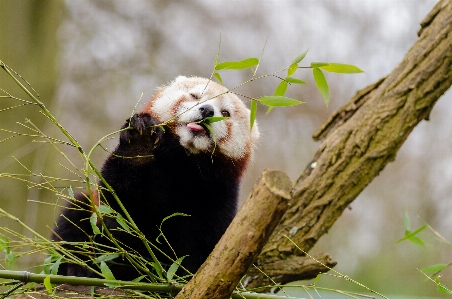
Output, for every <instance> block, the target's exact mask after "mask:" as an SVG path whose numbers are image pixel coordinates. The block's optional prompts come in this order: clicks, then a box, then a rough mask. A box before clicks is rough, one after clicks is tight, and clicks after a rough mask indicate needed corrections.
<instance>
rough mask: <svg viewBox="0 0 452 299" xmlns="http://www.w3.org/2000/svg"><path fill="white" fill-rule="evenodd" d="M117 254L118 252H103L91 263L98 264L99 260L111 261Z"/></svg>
mask: <svg viewBox="0 0 452 299" xmlns="http://www.w3.org/2000/svg"><path fill="white" fill-rule="evenodd" d="M118 256H119V254H117V253H114V254H103V255H101V256H99V257H97V258H96V259H94V260H93V263H95V264H98V263H100V262H107V261H111V260H114V259H115V258H117V257H118Z"/></svg>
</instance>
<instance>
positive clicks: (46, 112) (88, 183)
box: [0, 60, 164, 276]
mask: <svg viewBox="0 0 452 299" xmlns="http://www.w3.org/2000/svg"><path fill="white" fill-rule="evenodd" d="M0 67H1V68H2V69H4V70H5V71H6V73H7V74H8V75H9V76H10V77H11V78H12V79H13V80H14V82H15V83H16V84H17V85H18V86H19V87H20V88H21V89H22V90H23V91H24V92H25V93H26V94H27V95H28V96H29V97H30V98H31V99H32V100H33V102H34V103H36V104H37V105H38V106H39V107H40V108H41V113H43V114H44V115H45V116H46V117H47V118H48V119H49V120H50V121H52V122H53V123H54V124H55V125H56V126H57V127H58V129H59V130H60V131H61V132H62V133H63V134H64V135H65V136H66V137H67V138H68V139H69V141H70V144H71V145H73V146H74V147H75V148H77V150H78V151H79V153H80V155H81V156H82V158H83V160H85V174H84V175H85V179H86V186H87V189H88V190H87V191H88V194H89V197H90V201H91V203H92V205H93V207H94V201H93V198H92V192H91V180H90V178H89V175H90V173H92V171H94V172H95V173H96V175H97V176H98V177H99V179H100V180H101V181H102V182H103V183H104V184H105V187H106V188H107V189H108V190H109V191H110V192H111V194H112V195H113V197H114V198H115V200H116V201H117V202H118V204H119V206H120V207H121V210H122V212H123V213H124V215H125V216H126V218H127V220H128V221H129V222H130V224H131V226H132V228H133V229H134V230H136V232H137V233H138V235H139V236H140V239H141V240H142V242H143V244H144V245H145V247H146V249H147V250H148V252H149V253H150V255H151V258H152V259H153V261H154V263H155V264H156V266H157V267H158V268H159V270H160V272H161V273H163V272H164V269H163V267H162V265H161V264H160V262H159V261H158V259H157V258H156V256H155V254H154V253H153V251H152V249H151V248H150V246H149V244H148V243H147V241H146V237H145V236H144V234H143V233H142V232H141V231H140V230H139V229H138V226H137V225H136V224H135V222H134V221H133V219H132V217H130V214H129V213H128V212H127V210H126V208H125V207H124V205H123V204H122V202H121V200H120V199H119V197H118V196H117V195H116V193H115V191H114V190H113V188H112V187H111V186H110V185H109V184H108V183H107V181H106V180H105V179H104V178H103V176H102V174H101V173H100V171H99V169H97V167H96V166H95V165H94V164H93V163H92V161H91V160H90V156H91V153H92V151H93V150H94V149H95V148H96V147H97V146H98V144H99V142H101V141H102V140H104V138H101V139H100V140H99V142H98V143H96V144H95V145H94V147H93V148H92V149H91V150H90V152H89V153H88V154H87V153H86V152H85V150H84V149H83V147H82V146H81V145H80V144H79V143H78V141H77V140H76V138H75V137H74V136H72V134H70V133H69V132H68V131H67V130H66V129H65V128H64V127H63V126H62V125H61V124H60V123H59V122H58V121H57V119H56V118H55V117H54V116H53V115H52V113H51V112H50V111H49V110H48V109H47V108H46V106H45V105H44V103H43V102H42V101H41V100H40V99H39V98H38V97H35V96H34V95H33V93H31V92H30V91H29V90H28V89H27V87H25V86H24V85H23V84H22V83H21V82H20V81H19V80H18V79H17V78H16V76H14V74H13V73H12V72H11V70H10V69H9V67H8V66H7V65H6V64H5V63H4V62H3V61H1V60H0ZM123 130H126V129H123ZM118 132H120V131H118ZM115 133H117V132H113V133H111V134H109V135H107V136H106V137H105V138H108V137H109V136H110V135H112V134H115ZM94 212H95V213H96V214H97V217H98V219H100V220H101V221H100V222H101V224H102V227H103V229H104V232H105V233H106V234H107V235H108V237H109V238H110V240H111V241H112V242H113V243H114V244H115V246H117V247H118V249H122V247H121V246H120V245H119V243H118V242H116V240H114V238H113V236H112V234H111V233H110V231H109V230H108V228H107V226H106V225H105V223H104V221H103V220H102V215H101V214H100V212H99V211H98V209H95V208H94ZM125 256H126V258H127V259H128V260H129V261H130V262H131V263H132V264H133V265H134V266H136V267H138V268H139V269H141V270H142V271H144V272H146V273H147V274H151V273H150V272H149V270H148V269H146V268H144V267H142V266H141V265H139V264H138V263H137V262H136V261H134V260H133V259H132V258H131V257H130V256H129V255H128V254H127V252H126V253H125ZM151 276H153V275H152V274H151Z"/></svg>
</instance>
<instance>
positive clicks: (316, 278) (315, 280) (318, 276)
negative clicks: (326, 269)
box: [313, 273, 323, 284]
mask: <svg viewBox="0 0 452 299" xmlns="http://www.w3.org/2000/svg"><path fill="white" fill-rule="evenodd" d="M322 275H323V274H322V273H320V274H317V276H316V277H315V278H314V282H313V283H314V284H316V283H317V281H319V279H320V278H321V277H322Z"/></svg>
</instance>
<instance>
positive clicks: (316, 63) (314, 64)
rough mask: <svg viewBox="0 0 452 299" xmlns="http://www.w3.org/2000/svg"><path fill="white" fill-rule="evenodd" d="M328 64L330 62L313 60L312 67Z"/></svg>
mask: <svg viewBox="0 0 452 299" xmlns="http://www.w3.org/2000/svg"><path fill="white" fill-rule="evenodd" d="M328 64H329V63H328V62H311V67H312V68H318V67H321V66H326V65H328Z"/></svg>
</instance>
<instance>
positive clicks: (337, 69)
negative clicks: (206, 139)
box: [319, 62, 363, 74]
mask: <svg viewBox="0 0 452 299" xmlns="http://www.w3.org/2000/svg"><path fill="white" fill-rule="evenodd" d="M319 68H321V69H322V70H324V71H327V72H331V73H341V74H357V73H362V72H363V71H362V70H361V69H360V68H358V67H356V66H354V65H351V64H343V63H335V62H330V63H328V65H321V66H319Z"/></svg>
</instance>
